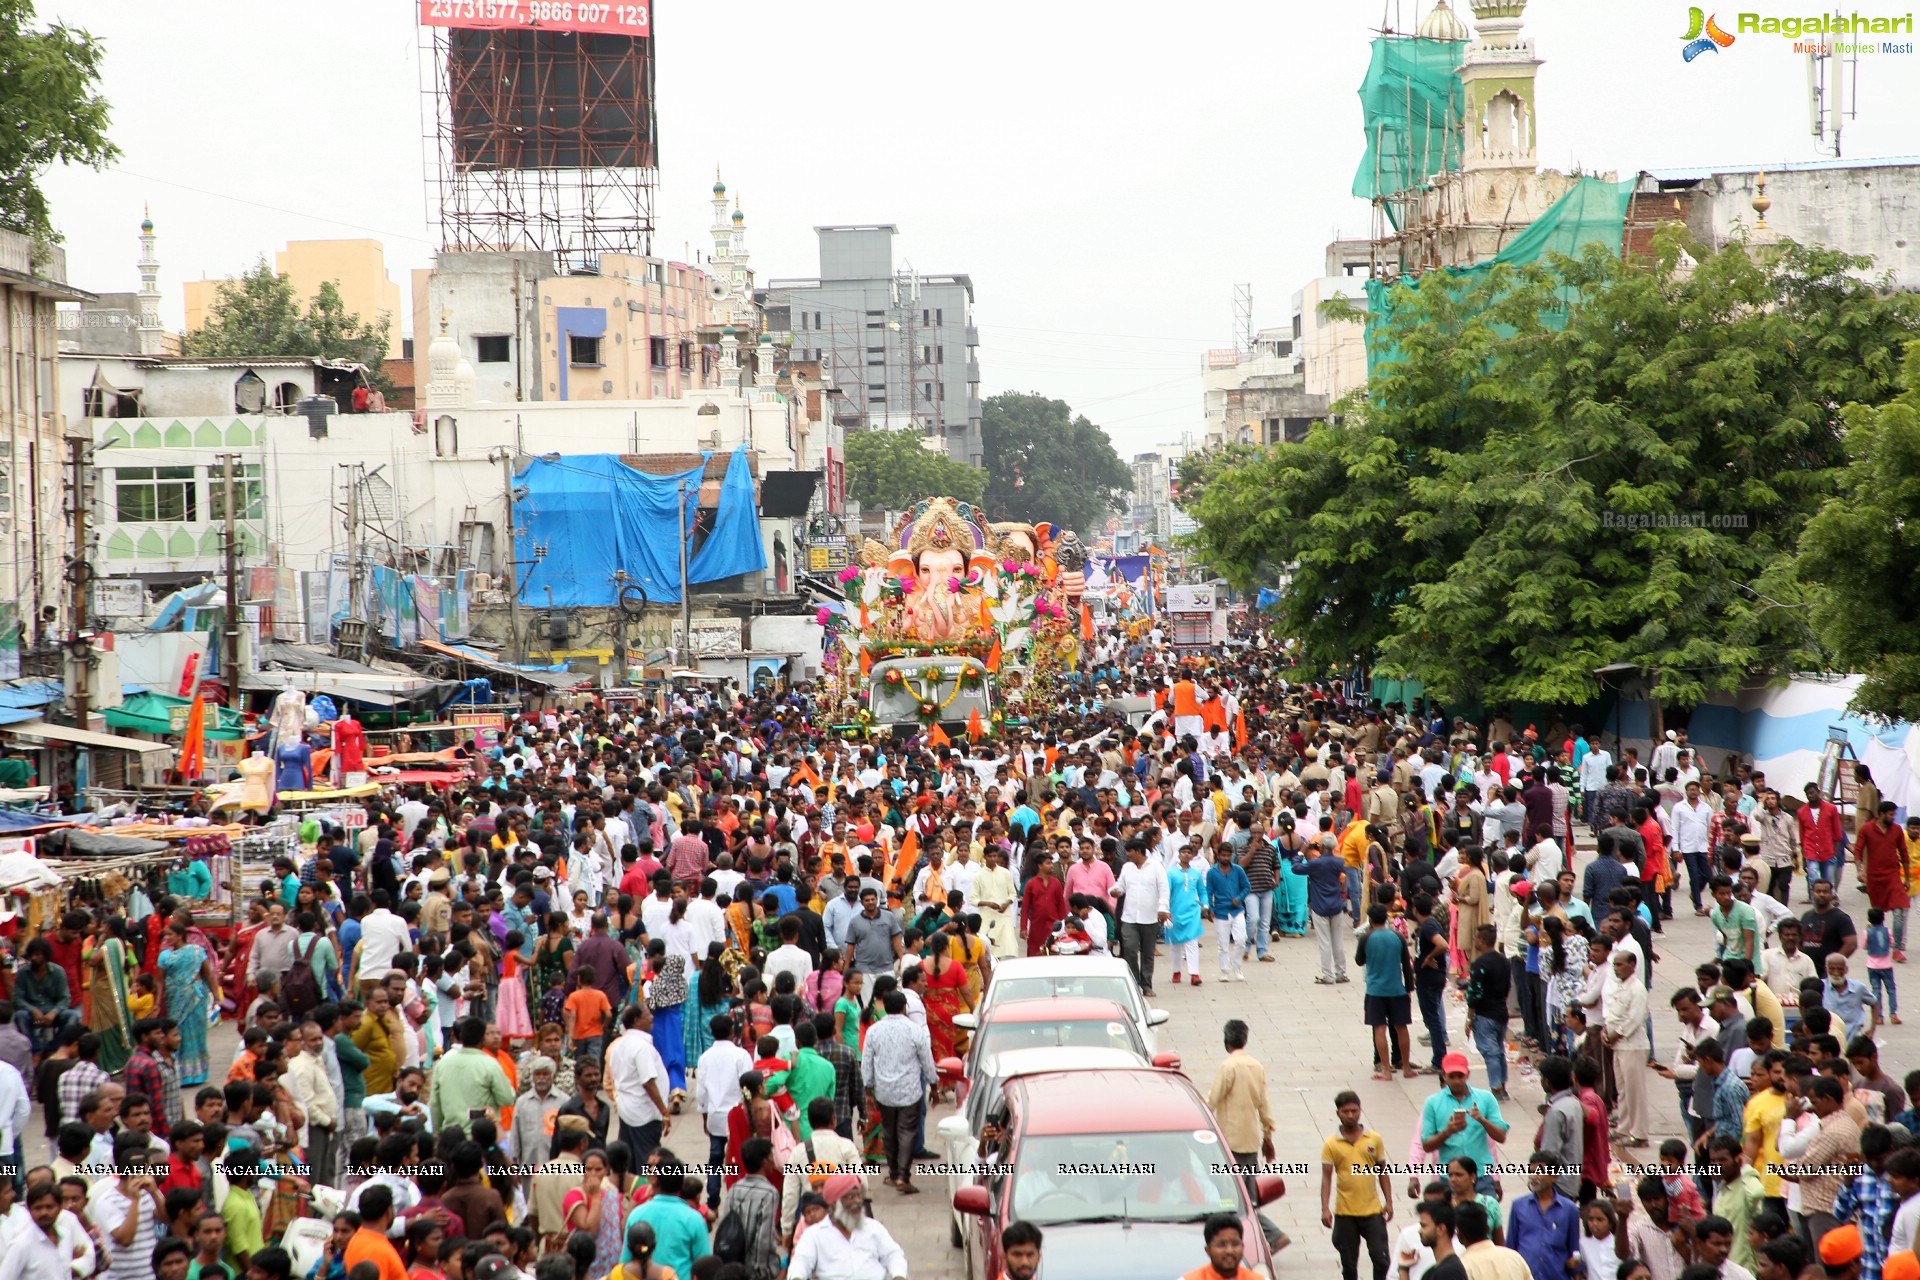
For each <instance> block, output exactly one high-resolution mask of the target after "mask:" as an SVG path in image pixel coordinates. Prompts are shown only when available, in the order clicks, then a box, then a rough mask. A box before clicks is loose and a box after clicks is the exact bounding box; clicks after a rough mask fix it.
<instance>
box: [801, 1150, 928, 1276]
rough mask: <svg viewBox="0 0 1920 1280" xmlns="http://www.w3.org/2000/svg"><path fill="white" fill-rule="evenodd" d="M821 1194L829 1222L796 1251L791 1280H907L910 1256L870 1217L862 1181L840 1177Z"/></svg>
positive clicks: (807, 1236)
mask: <svg viewBox="0 0 1920 1280" xmlns="http://www.w3.org/2000/svg"><path fill="white" fill-rule="evenodd" d="M820 1194H821V1196H822V1198H823V1199H825V1200H826V1202H827V1220H826V1222H825V1223H822V1224H821V1226H820V1227H815V1228H814V1229H813V1230H810V1231H807V1232H805V1233H803V1234H802V1235H801V1237H800V1240H799V1242H798V1243H797V1244H795V1245H794V1247H793V1258H792V1260H791V1261H790V1262H788V1264H787V1280H906V1275H907V1255H906V1254H905V1252H903V1251H902V1250H901V1248H900V1246H899V1245H898V1244H897V1243H895V1242H894V1239H893V1237H892V1236H891V1235H889V1234H888V1233H887V1229H886V1228H885V1227H883V1226H881V1225H880V1224H879V1223H877V1222H875V1221H874V1220H873V1219H872V1218H870V1217H868V1216H867V1196H866V1192H865V1191H863V1190H862V1189H861V1187H860V1179H859V1178H857V1177H855V1176H854V1175H853V1174H850V1173H836V1174H834V1175H833V1176H832V1177H831V1178H828V1179H827V1181H826V1183H825V1184H824V1185H823V1186H822V1187H821V1188H820ZM827 1227H830V1228H832V1229H831V1230H825V1229H823V1228H827Z"/></svg>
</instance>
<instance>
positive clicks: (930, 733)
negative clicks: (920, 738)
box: [927, 710, 980, 747]
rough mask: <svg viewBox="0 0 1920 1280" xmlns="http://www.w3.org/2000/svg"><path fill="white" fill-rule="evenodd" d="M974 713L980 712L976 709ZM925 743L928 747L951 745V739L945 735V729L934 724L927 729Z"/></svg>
mask: <svg viewBox="0 0 1920 1280" xmlns="http://www.w3.org/2000/svg"><path fill="white" fill-rule="evenodd" d="M974 714H975V715H979V714H980V713H979V711H977V710H976V711H975V712H974ZM927 745H928V746H930V747H950V746H952V745H953V739H952V738H949V737H948V736H947V731H946V730H945V729H942V728H941V727H940V726H939V725H937V724H936V725H934V726H933V727H932V728H930V729H928V730H927Z"/></svg>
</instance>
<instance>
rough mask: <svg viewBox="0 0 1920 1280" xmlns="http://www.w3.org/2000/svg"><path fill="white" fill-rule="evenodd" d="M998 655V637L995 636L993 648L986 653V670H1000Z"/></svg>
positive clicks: (999, 655)
mask: <svg viewBox="0 0 1920 1280" xmlns="http://www.w3.org/2000/svg"><path fill="white" fill-rule="evenodd" d="M1000 657H1001V654H1000V637H999V636H995V637H994V638H993V648H992V649H991V650H989V651H988V653H987V670H989V671H998V670H1000Z"/></svg>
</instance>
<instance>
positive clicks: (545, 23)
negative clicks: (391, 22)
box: [420, 0, 653, 36]
mask: <svg viewBox="0 0 1920 1280" xmlns="http://www.w3.org/2000/svg"><path fill="white" fill-rule="evenodd" d="M420 25H422V26H426V27H466V28H469V29H473V30H479V31H500V30H506V31H516V30H523V29H538V30H546V31H585V32H595V33H598V34H601V35H614V36H648V35H652V34H653V13H652V6H651V4H650V3H648V2H647V0H641V3H638V4H631V3H630V4H611V3H609V4H599V3H593V2H591V0H420Z"/></svg>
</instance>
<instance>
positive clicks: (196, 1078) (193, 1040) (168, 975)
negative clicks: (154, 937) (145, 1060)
mask: <svg viewBox="0 0 1920 1280" xmlns="http://www.w3.org/2000/svg"><path fill="white" fill-rule="evenodd" d="M162 937H163V940H164V944H165V945H164V946H162V948H161V950H160V965H159V968H160V974H161V976H162V977H163V978H164V979H165V980H166V987H167V1016H168V1017H169V1018H172V1019H173V1020H174V1021H175V1022H177V1023H178V1024H179V1027H180V1049H179V1052H178V1053H176V1054H175V1055H174V1057H175V1059H176V1060H177V1061H178V1063H179V1065H180V1084H181V1086H182V1087H186V1086H188V1085H198V1084H205V1083H206V1082H207V1022H208V1019H209V1018H210V1017H211V1015H212V1012H213V1006H214V1005H215V1004H216V1003H217V1002H218V1001H219V999H220V979H219V977H218V976H217V975H216V974H215V973H214V968H213V959H212V957H210V956H209V955H207V952H206V949H205V948H204V947H201V946H199V945H198V944H197V943H192V942H189V941H187V927H186V925H184V924H181V923H180V922H179V921H178V920H175V921H173V922H171V923H169V924H168V925H167V928H166V932H165V934H163V935H162Z"/></svg>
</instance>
